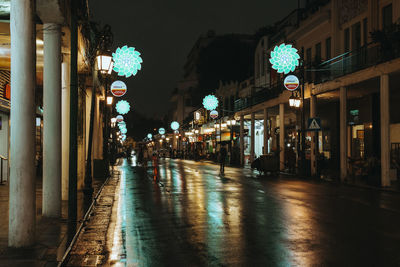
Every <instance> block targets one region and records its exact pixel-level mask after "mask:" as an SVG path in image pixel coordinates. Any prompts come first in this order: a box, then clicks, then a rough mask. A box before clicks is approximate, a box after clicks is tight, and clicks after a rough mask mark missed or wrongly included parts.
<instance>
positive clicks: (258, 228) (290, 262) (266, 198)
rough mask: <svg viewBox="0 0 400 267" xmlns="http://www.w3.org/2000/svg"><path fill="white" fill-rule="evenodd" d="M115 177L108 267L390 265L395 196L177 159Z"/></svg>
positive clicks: (397, 229)
mask: <svg viewBox="0 0 400 267" xmlns="http://www.w3.org/2000/svg"><path fill="white" fill-rule="evenodd" d="M120 171H121V180H120V188H119V189H118V190H119V193H118V194H119V200H118V215H117V216H118V219H117V227H116V230H115V232H116V233H117V235H118V236H119V237H118V238H116V237H114V240H115V242H114V246H113V255H112V256H111V258H113V257H114V260H116V262H117V265H122V266H124V265H126V266H399V265H400V194H395V193H387V192H380V191H377V190H371V189H364V188H357V187H349V186H341V185H335V184H331V183H324V182H321V183H317V182H313V181H302V180H300V179H295V178H277V177H257V174H256V173H253V172H252V171H251V170H248V169H239V168H226V170H225V175H224V176H220V175H219V174H218V171H219V169H218V166H217V165H213V164H209V163H204V162H194V161H186V160H170V159H160V160H159V162H158V163H155V164H150V165H148V166H147V167H136V166H135V162H134V161H125V162H124V164H123V166H121V167H120ZM118 240H119V241H118Z"/></svg>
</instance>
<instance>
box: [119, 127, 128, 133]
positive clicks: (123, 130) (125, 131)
mask: <svg viewBox="0 0 400 267" xmlns="http://www.w3.org/2000/svg"><path fill="white" fill-rule="evenodd" d="M120 131H121V133H122V134H126V133H127V132H128V130H127V129H126V128H122V129H121V130H120Z"/></svg>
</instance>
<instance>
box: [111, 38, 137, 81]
mask: <svg viewBox="0 0 400 267" xmlns="http://www.w3.org/2000/svg"><path fill="white" fill-rule="evenodd" d="M112 56H113V61H114V67H113V70H114V71H115V72H118V75H119V76H125V77H126V78H128V77H130V76H132V75H133V76H135V75H136V73H137V72H138V70H140V69H142V65H140V63H142V62H143V60H142V58H141V57H140V53H139V52H138V51H135V48H134V47H128V46H126V45H125V46H123V47H122V48H119V47H118V48H117V50H116V51H115V53H113V54H112Z"/></svg>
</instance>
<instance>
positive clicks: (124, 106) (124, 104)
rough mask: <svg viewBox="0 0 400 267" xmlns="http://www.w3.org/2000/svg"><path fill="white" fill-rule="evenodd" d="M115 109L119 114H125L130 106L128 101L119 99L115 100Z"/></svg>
mask: <svg viewBox="0 0 400 267" xmlns="http://www.w3.org/2000/svg"><path fill="white" fill-rule="evenodd" d="M115 109H116V110H117V112H118V113H119V114H126V113H128V112H129V110H130V109H131V106H130V105H129V103H128V101H125V100H120V101H118V102H117V105H116V106H115Z"/></svg>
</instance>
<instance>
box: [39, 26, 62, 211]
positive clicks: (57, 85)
mask: <svg viewBox="0 0 400 267" xmlns="http://www.w3.org/2000/svg"><path fill="white" fill-rule="evenodd" d="M43 29H44V30H43V37H44V69H43V205H42V206H43V216H46V217H59V216H60V215H61V28H60V25H58V24H55V23H45V24H44V25H43Z"/></svg>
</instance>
